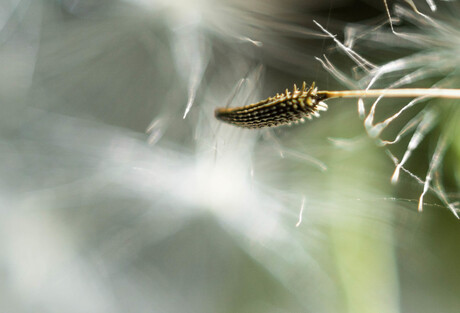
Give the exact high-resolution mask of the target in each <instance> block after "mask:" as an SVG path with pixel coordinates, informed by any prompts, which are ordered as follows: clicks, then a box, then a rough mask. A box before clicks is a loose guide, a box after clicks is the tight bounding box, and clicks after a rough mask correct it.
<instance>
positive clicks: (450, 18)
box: [318, 1, 460, 217]
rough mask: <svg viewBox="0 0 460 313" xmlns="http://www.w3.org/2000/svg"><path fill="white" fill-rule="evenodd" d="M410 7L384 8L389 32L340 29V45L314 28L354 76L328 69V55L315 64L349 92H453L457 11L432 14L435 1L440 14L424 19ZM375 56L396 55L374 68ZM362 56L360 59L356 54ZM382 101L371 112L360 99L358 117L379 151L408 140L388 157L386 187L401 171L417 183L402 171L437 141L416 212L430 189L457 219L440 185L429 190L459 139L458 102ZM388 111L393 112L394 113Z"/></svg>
mask: <svg viewBox="0 0 460 313" xmlns="http://www.w3.org/2000/svg"><path fill="white" fill-rule="evenodd" d="M408 3H409V5H400V4H395V6H394V7H393V8H392V9H391V10H390V8H388V6H387V2H386V1H385V5H386V8H387V13H388V21H387V22H388V23H387V25H384V24H380V25H377V26H376V27H369V29H370V30H369V31H364V29H363V28H361V26H358V25H356V26H354V25H353V26H349V27H348V28H347V29H346V30H345V34H346V35H347V36H348V37H346V38H345V44H342V43H341V42H340V41H339V40H338V39H336V38H335V36H334V35H332V34H331V33H330V32H328V31H327V30H326V29H325V28H324V27H323V26H321V25H319V24H318V26H319V27H320V28H321V29H322V30H323V31H324V32H325V33H326V34H328V35H329V36H330V37H331V38H333V39H334V41H335V42H336V44H337V47H338V49H339V50H340V51H342V52H343V53H345V54H347V55H348V56H349V57H350V59H351V60H352V61H353V62H354V63H355V71H354V75H353V76H352V77H350V76H349V75H346V74H345V73H344V72H343V71H342V70H341V69H339V67H337V66H335V65H333V64H332V63H331V62H330V61H329V59H328V58H327V57H326V56H324V57H323V58H322V59H318V60H319V61H320V62H321V63H322V65H323V67H324V68H325V69H326V70H327V71H329V72H330V73H331V74H332V75H333V76H335V77H336V78H337V79H339V80H340V81H342V83H344V84H345V85H346V86H348V87H350V88H362V89H373V88H401V87H402V86H411V87H428V88H429V87H438V88H458V86H459V82H460V77H459V76H458V71H459V64H460V59H459V55H460V54H459V49H458V47H459V42H460V32H459V30H458V29H459V25H460V24H459V23H458V17H457V16H456V15H455V12H458V10H459V9H460V7H459V6H458V4H456V3H444V4H443V5H442V7H437V6H436V5H435V3H434V2H433V1H427V2H426V3H427V4H428V5H429V7H430V10H431V11H433V12H434V11H437V12H436V13H433V12H426V13H422V9H421V8H422V7H423V8H424V9H425V8H426V3H425V6H424V3H423V2H422V1H419V2H413V1H409V2H408ZM359 30H361V31H359ZM369 47H372V49H373V52H370V53H367V55H368V57H367V58H365V57H363V56H362V55H363V54H364V53H366V48H369ZM378 49H380V50H383V51H388V54H390V53H391V54H393V55H394V56H393V60H392V61H389V62H387V63H383V64H378V62H376V61H372V59H375V57H373V56H372V54H376V53H377V51H378ZM360 51H362V52H361V54H358V53H359V52H360ZM375 56H377V54H376V55H375ZM383 99H384V97H383V96H382V97H379V98H378V99H377V100H376V101H374V102H373V103H372V104H371V105H370V108H368V109H366V107H365V104H364V101H363V100H362V99H360V100H359V101H358V112H359V114H360V116H361V117H362V118H363V119H364V126H365V128H366V130H367V132H368V134H369V135H370V136H371V137H372V138H375V139H376V140H377V142H378V143H379V144H380V145H382V146H386V147H388V148H389V147H390V146H393V145H397V144H398V145H402V144H404V143H402V142H403V141H404V139H403V138H404V137H410V140H409V142H408V143H406V144H407V148H406V149H405V152H404V153H403V155H402V157H398V156H393V155H392V154H391V156H392V159H393V160H394V162H395V164H396V169H395V171H394V173H393V176H392V178H391V181H392V182H393V183H397V182H398V180H399V177H400V172H401V170H404V171H406V172H408V173H409V174H410V176H412V177H416V176H415V175H414V174H413V173H411V172H409V170H408V169H406V168H405V165H406V164H408V163H409V160H410V159H411V156H412V155H413V154H414V153H415V152H416V151H417V148H419V146H420V145H421V144H422V142H423V141H424V140H425V141H426V140H430V141H433V142H437V143H436V144H435V147H436V148H434V150H432V153H431V155H432V156H431V161H430V162H429V166H427V168H426V170H427V172H426V176H425V177H424V178H418V177H417V179H416V180H417V181H418V182H420V184H422V189H423V191H422V193H421V196H420V199H419V205H418V209H419V211H421V210H422V209H423V203H424V195H425V194H426V192H427V191H428V190H432V191H433V192H434V193H435V194H437V195H438V198H439V199H440V200H441V201H442V202H443V203H444V204H445V205H446V206H447V207H448V208H449V209H450V210H451V211H452V213H453V214H454V215H455V216H456V217H458V208H457V206H456V204H455V202H451V201H448V200H447V199H448V196H447V194H446V193H445V191H444V190H443V189H442V188H440V186H441V185H440V184H433V183H432V182H433V177H438V179H441V178H440V177H442V163H443V158H444V156H445V154H446V152H447V151H448V149H449V147H450V146H451V144H450V143H452V139H451V137H452V136H454V137H455V133H458V129H456V128H455V127H452V126H451V125H452V124H456V123H458V121H457V118H458V113H457V112H458V111H459V109H458V104H457V103H456V102H458V101H456V100H442V101H441V100H430V99H429V97H419V98H416V99H414V100H412V101H410V102H408V103H405V104H404V105H402V106H399V105H398V104H396V103H394V102H393V103H392V104H389V105H380V103H381V102H382V101H383ZM399 102H401V101H399ZM389 106H390V107H391V108H396V109H393V111H391V109H389V108H388V107H389ZM379 110H381V112H379ZM383 112H384V113H383ZM385 114H386V115H385ZM411 115H412V117H411ZM377 116H378V119H377ZM378 120H381V121H378ZM398 128H400V130H399V131H396V132H395V131H394V130H396V129H398ZM433 129H437V130H439V132H440V135H439V137H437V138H438V139H435V138H436V137H433V136H429V134H430V132H431V131H432V130H433ZM389 134H390V135H389ZM387 136H393V138H391V137H390V138H388V137H387ZM427 138H428V139H427ZM422 155H423V154H422ZM417 158H420V156H418V157H417ZM457 170H458V169H457ZM441 180H442V179H441Z"/></svg>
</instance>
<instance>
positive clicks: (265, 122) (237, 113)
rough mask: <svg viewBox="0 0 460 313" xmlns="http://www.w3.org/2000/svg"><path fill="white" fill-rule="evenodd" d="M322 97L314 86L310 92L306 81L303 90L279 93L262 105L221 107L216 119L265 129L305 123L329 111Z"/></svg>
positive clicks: (258, 103) (236, 124) (259, 103)
mask: <svg viewBox="0 0 460 313" xmlns="http://www.w3.org/2000/svg"><path fill="white" fill-rule="evenodd" d="M322 99H323V95H320V94H318V88H317V87H315V84H314V83H313V84H312V85H311V87H310V88H308V89H307V87H306V83H305V82H304V83H303V85H302V88H301V89H298V88H297V86H296V85H294V89H293V91H292V92H290V91H289V90H288V89H286V92H285V93H283V94H277V95H276V96H275V97H270V98H267V99H265V100H262V101H260V102H257V103H254V104H250V105H247V106H243V107H236V108H218V109H216V111H215V115H216V118H217V119H219V120H221V121H224V122H227V123H229V124H232V125H235V126H239V127H244V128H263V127H275V126H281V125H291V124H292V123H296V124H297V123H299V122H304V121H305V119H311V118H312V116H315V117H319V111H326V110H327V105H326V104H325V103H324V102H322V101H321V100H322Z"/></svg>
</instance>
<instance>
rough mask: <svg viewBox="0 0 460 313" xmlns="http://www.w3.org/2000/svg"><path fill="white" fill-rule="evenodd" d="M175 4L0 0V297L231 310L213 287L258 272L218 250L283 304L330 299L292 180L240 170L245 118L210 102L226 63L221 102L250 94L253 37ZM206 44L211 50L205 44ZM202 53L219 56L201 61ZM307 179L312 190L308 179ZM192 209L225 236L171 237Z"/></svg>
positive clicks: (251, 139) (89, 308)
mask: <svg viewBox="0 0 460 313" xmlns="http://www.w3.org/2000/svg"><path fill="white" fill-rule="evenodd" d="M187 3H189V2H187V1H181V2H173V3H172V6H173V7H171V8H168V6H169V5H170V2H163V3H162V2H156V1H155V2H153V1H149V2H145V1H144V2H136V3H135V4H136V5H140V8H141V10H139V8H137V9H133V7H132V6H131V5H128V6H126V3H125V4H122V3H115V4H112V3H110V2H102V3H95V2H92V1H61V2H60V4H61V6H58V5H57V3H53V2H49V1H25V0H23V1H19V0H18V1H16V2H14V1H13V2H10V3H9V4H4V5H3V6H2V9H3V10H2V12H6V13H5V14H4V15H3V16H2V23H3V25H4V27H3V29H2V35H3V42H2V47H1V49H2V51H1V53H2V54H1V57H2V61H4V65H5V66H4V68H3V70H2V84H1V86H2V89H1V93H2V95H4V97H2V103H1V106H2V116H1V125H0V127H1V129H2V132H1V137H0V138H1V146H2V154H1V156H2V165H1V167H0V168H1V172H2V177H3V182H2V186H1V187H2V188H1V190H0V192H1V194H2V197H1V199H2V200H1V201H2V209H1V211H0V212H1V215H2V218H1V222H0V224H1V227H0V229H1V232H2V236H1V243H0V244H1V247H2V249H1V251H2V252H1V255H2V263H1V264H0V266H1V269H2V272H1V275H3V276H4V277H2V278H4V279H2V283H1V285H0V288H1V292H0V294H1V295H0V299H1V301H0V310H1V311H6V312H30V311H31V310H38V311H41V312H63V311H65V312H83V311H84V312H116V311H120V312H124V311H126V308H134V309H133V311H136V312H144V311H145V312H147V311H148V312H152V311H154V312H186V311H187V312H192V311H193V312H216V311H220V310H219V308H221V307H222V306H226V307H227V309H226V310H228V311H232V308H233V307H234V305H235V304H232V303H228V301H229V300H228V299H227V297H226V294H227V293H231V292H234V293H235V289H238V288H247V289H245V292H252V290H251V286H252V285H249V286H248V287H246V285H247V284H246V283H245V280H246V279H248V280H249V281H250V282H251V284H256V285H258V284H261V285H262V284H265V283H264V282H263V281H262V282H260V283H257V281H258V278H259V277H258V276H254V277H252V276H250V277H249V278H246V277H240V276H237V277H239V278H238V279H236V278H235V276H236V275H237V270H238V269H239V268H234V267H233V266H235V265H234V264H238V262H233V263H228V264H227V263H225V262H230V261H231V260H232V258H237V260H239V259H241V258H242V257H241V256H239V255H241V254H243V255H249V256H250V257H251V259H253V260H255V261H256V262H257V263H260V264H262V268H263V270H259V271H260V272H261V273H260V274H258V275H260V276H261V277H266V276H269V277H270V280H269V281H270V282H271V283H272V284H273V285H276V286H277V287H276V288H281V289H283V293H288V294H289V295H290V296H289V297H288V298H289V299H290V297H292V300H291V301H287V303H286V304H285V306H286V308H287V309H286V310H290V309H289V308H296V309H297V308H299V310H300V308H305V307H307V306H308V307H310V308H312V309H313V310H314V311H318V310H319V309H320V308H321V309H327V308H331V307H334V306H335V305H336V303H335V302H334V301H324V300H325V298H324V295H329V294H330V293H331V292H332V291H334V290H335V289H336V287H335V286H334V283H333V281H332V280H331V278H330V277H329V275H328V274H327V273H326V272H325V271H324V269H323V268H322V266H321V265H320V264H319V263H318V261H316V260H314V259H313V258H312V256H311V253H310V252H307V251H306V247H308V246H311V245H313V243H314V242H317V239H316V238H311V239H310V238H308V237H307V238H306V237H305V235H303V234H302V233H296V232H295V229H296V228H295V222H296V221H297V216H296V213H297V212H295V214H292V213H289V211H288V210H286V206H285V204H286V203H288V204H293V203H295V204H296V206H297V205H300V201H301V199H302V198H303V197H304V195H305V193H306V192H301V191H298V190H293V191H292V192H291V193H288V192H285V191H283V190H281V191H280V190H277V189H276V188H272V187H270V186H268V185H264V183H263V182H262V181H259V180H257V179H255V178H254V177H252V176H251V173H253V172H254V170H253V167H254V165H253V164H252V158H253V155H254V146H255V144H256V142H257V139H258V133H256V132H252V133H251V132H245V131H242V130H239V129H234V128H232V127H229V126H225V125H220V124H218V123H217V121H215V120H214V118H213V116H212V112H213V108H214V107H215V106H217V105H222V103H223V102H224V101H225V100H226V98H227V97H228V96H229V90H230V89H231V88H232V87H233V86H234V85H235V84H236V82H237V81H238V80H239V79H240V78H241V77H247V80H245V83H244V84H243V85H242V87H241V88H240V89H239V90H238V93H237V98H236V100H234V101H252V100H255V99H258V98H259V92H258V90H259V87H258V86H259V85H258V81H259V79H261V76H260V71H261V70H260V69H259V70H254V69H253V68H254V66H255V63H256V62H255V61H253V60H252V59H251V57H250V56H251V55H252V53H253V52H252V51H251V50H250V49H247V50H246V49H245V48H244V47H243V48H241V47H239V48H232V45H233V44H235V41H236V43H237V44H243V45H250V46H253V45H257V44H259V41H255V40H253V39H252V38H251V36H250V35H251V34H250V33H249V34H246V33H245V31H243V30H240V28H239V27H240V25H247V24H240V23H239V22H235V21H234V20H233V19H228V20H227V19H225V18H224V19H221V18H222V15H220V14H218V9H220V7H218V6H217V7H216V6H215V5H216V4H215V3H213V4H212V5H209V3H202V4H201V3H195V2H193V3H190V5H187ZM131 4H132V3H131ZM277 5H278V6H279V5H281V6H283V4H282V2H280V3H276V2H274V4H273V7H275V8H276V6H277ZM273 7H272V6H265V5H261V6H260V8H273ZM197 8H198V10H200V9H203V8H206V9H205V10H204V11H207V10H210V12H209V13H207V14H204V13H203V12H202V11H200V12H196V10H197ZM229 8H230V9H231V8H233V6H230V7H229ZM131 10H133V11H131ZM242 12H244V10H242ZM165 13H166V14H165ZM205 13H206V12H205ZM68 14H71V15H75V16H77V17H78V18H75V19H74V18H72V17H71V16H70V17H69V15H68ZM224 16H227V17H229V16H232V14H226V15H224ZM26 17H27V18H26ZM238 17H240V15H239V14H237V15H236V16H235V17H234V18H235V19H236V18H238ZM243 17H244V15H243ZM246 18H247V17H246ZM203 19H204V21H203ZM207 19H213V21H212V22H209V21H208V20H207ZM248 24H249V23H248ZM203 25H204V26H203ZM206 26H207V27H209V28H210V29H211V30H212V31H211V32H210V30H209V29H207V30H206V31H203V27H206ZM216 26H218V27H217V28H216ZM214 31H216V32H218V34H219V35H218V36H216V38H212V41H211V39H210V37H209V36H211V35H210V33H212V32H214ZM304 35H305V34H304ZM306 35H310V34H308V32H307V33H306ZM265 36H266V37H267V38H269V37H270V36H269V35H267V34H266V35H265ZM261 37H262V38H264V37H263V36H261ZM227 41H228V42H230V43H231V44H232V45H227V44H222V43H221V42H224V43H225V42H227ZM220 45H221V46H220ZM216 47H217V48H216ZM212 48H215V49H216V50H219V49H223V50H224V51H225V53H222V55H220V56H216V55H212V54H211V49H212ZM12 51H14V53H13V52H12ZM18 51H19V53H17V52H18ZM242 51H243V53H242ZM246 54H247V55H246ZM248 56H249V57H248ZM217 58H221V60H219V62H218V63H219V67H218V68H216V67H213V68H210V67H209V66H208V64H209V63H210V62H211V61H214V62H216V59H217ZM248 73H249V74H248ZM205 74H206V75H208V78H207V82H206V85H203V81H204V80H205V77H206V75H205ZM199 94H200V97H199V99H200V100H199V106H198V105H196V103H197V102H198V101H197V98H198V95H199ZM184 100H185V101H184ZM194 103H195V106H192V105H193V104H194ZM154 116H155V119H154V121H153V122H152V123H151V124H150V127H148V125H149V121H150V120H151V119H152V118H153V117H154ZM182 117H186V119H185V120H183V119H182ZM146 128H148V129H149V131H150V134H151V138H150V139H151V143H152V145H151V146H148V145H147V141H148V140H147V139H148V138H147V136H145V135H144V134H143V131H144V130H145V129H146ZM265 162H267V164H268V165H269V167H270V165H271V166H273V164H275V165H276V164H277V163H278V162H279V158H278V156H277V155H276V157H275V158H273V159H271V158H270V157H267V158H266V159H265ZM314 171H318V170H317V169H314ZM278 178H280V177H278V176H277V174H276V172H274V174H272V175H271V179H273V180H277V179H278ZM281 179H282V177H281ZM300 189H301V190H302V189H306V188H300ZM310 189H311V190H309V192H310V194H315V193H318V194H319V192H318V191H321V189H322V186H321V184H316V186H311V188H310ZM315 201H318V202H321V201H322V200H315V199H312V200H311V202H312V203H313V205H312V206H313V208H314V203H315ZM334 205H337V204H332V206H334ZM308 211H309V210H308V209H306V210H305V214H309V212H308ZM207 216H211V217H212V219H213V220H217V221H218V223H219V224H220V225H221V227H222V229H224V230H226V231H228V233H229V234H230V235H231V236H232V238H234V240H235V241H236V242H237V243H238V248H235V247H234V246H231V245H228V244H227V245H226V246H224V248H222V249H221V248H220V242H221V241H222V242H224V243H225V240H226V235H225V233H224V232H222V231H221V232H217V234H212V235H213V236H219V237H221V240H219V245H218V246H212V245H210V243H212V242H213V239H214V238H209V242H206V243H205V244H203V245H200V243H198V242H196V239H195V238H193V237H192V238H183V239H182V240H183V242H181V243H175V240H179V239H180V238H181V236H179V235H178V236H177V237H178V238H179V239H177V238H176V236H175V235H176V234H178V233H179V234H180V233H181V232H182V231H183V230H184V229H186V228H187V227H192V226H190V225H193V224H194V223H196V224H197V225H199V227H200V228H203V223H205V222H206V221H205V222H201V221H200V220H201V219H206V218H207ZM203 231H204V232H205V230H203ZM191 233H192V234H193V233H194V232H191ZM195 233H200V229H198V230H197V231H195ZM196 238H199V239H202V238H203V237H201V236H197V237H196ZM168 240H171V241H172V242H168ZM208 245H210V246H208ZM222 245H224V244H222ZM189 249H190V251H189ZM200 249H201V250H200ZM195 250H196V251H195ZM235 255H237V256H236V257H235ZM211 257H212V258H211ZM228 258H229V259H230V261H228V260H227V259H228ZM212 259H215V260H216V261H215V262H216V263H212V261H210V260H212ZM218 261H220V262H221V263H222V264H223V265H222V266H221V265H219V264H220V263H218ZM209 262H211V265H210V266H205V267H204V268H203V266H202V264H207V263H209ZM224 265H228V266H227V267H226V266H224ZM251 266H253V265H251ZM200 268H202V271H200V270H199V269H200ZM228 268H230V269H232V268H234V269H235V271H234V272H232V271H230V270H228ZM265 271H267V272H268V273H269V275H267V274H265ZM390 272H391V270H390ZM251 275H253V274H252V273H251ZM254 275H255V274H254ZM251 277H252V278H251ZM240 280H242V281H240ZM272 280H274V281H275V282H276V283H277V284H275V283H274V282H273V281H272ZM254 281H256V283H254ZM389 281H390V285H391V284H392V283H394V282H393V280H391V279H389ZM308 286H310V288H311V289H310V292H308V293H306V292H305V290H304V288H306V287H308ZM284 289H285V290H287V291H284ZM390 290H391V289H390ZM291 294H292V296H291ZM319 295H322V296H319ZM294 300H295V301H294ZM291 302H292V303H291ZM239 305H242V306H243V304H239ZM245 305H248V306H249V305H251V306H255V308H254V309H253V310H251V309H250V308H245V309H246V310H250V311H263V312H268V311H270V310H273V311H279V308H278V307H276V306H275V305H268V304H263V303H257V302H256V303H251V302H250V301H249V300H248V303H247V304H245ZM391 305H393V304H391ZM267 307H269V309H267Z"/></svg>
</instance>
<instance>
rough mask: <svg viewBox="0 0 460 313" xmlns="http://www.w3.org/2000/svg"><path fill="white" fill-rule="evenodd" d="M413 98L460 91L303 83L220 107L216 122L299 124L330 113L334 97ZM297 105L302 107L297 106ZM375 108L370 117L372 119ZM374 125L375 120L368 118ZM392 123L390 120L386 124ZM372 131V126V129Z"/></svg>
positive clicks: (455, 96)
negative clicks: (321, 86)
mask: <svg viewBox="0 0 460 313" xmlns="http://www.w3.org/2000/svg"><path fill="white" fill-rule="evenodd" d="M356 97H359V98H372V97H374V98H375V97H379V98H380V97H387V98H413V97H438V98H450V99H460V89H442V88H406V89H368V90H341V91H318V88H317V87H315V84H314V83H313V84H312V85H311V87H310V88H309V89H308V90H307V89H306V83H305V82H304V83H303V86H302V88H301V89H300V90H299V89H297V87H296V86H295V85H294V89H293V91H292V92H289V90H288V89H286V91H285V93H283V94H277V95H276V96H274V97H270V98H267V99H265V100H262V101H260V102H257V103H254V104H250V105H246V106H243V107H235V108H218V109H216V110H215V116H216V118H217V119H219V120H221V121H223V122H226V123H229V124H232V125H235V126H239V127H244V128H264V127H276V126H281V125H291V124H292V123H298V122H299V121H300V120H302V119H304V118H311V116H315V117H319V111H325V110H327V108H328V106H327V104H326V103H324V102H323V100H327V99H331V98H356ZM294 102H298V103H299V105H296V104H294ZM373 111H375V105H374V109H373V110H371V113H369V116H373V115H372V114H373ZM369 119H370V121H368V122H367V123H368V124H369V125H371V123H372V119H371V118H369V117H368V120H369ZM390 121H391V119H390V120H388V121H387V123H389V122H390ZM369 128H370V126H369Z"/></svg>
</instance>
